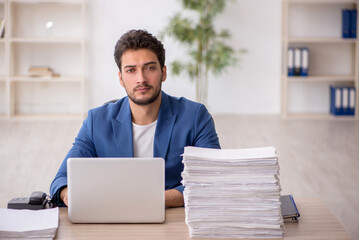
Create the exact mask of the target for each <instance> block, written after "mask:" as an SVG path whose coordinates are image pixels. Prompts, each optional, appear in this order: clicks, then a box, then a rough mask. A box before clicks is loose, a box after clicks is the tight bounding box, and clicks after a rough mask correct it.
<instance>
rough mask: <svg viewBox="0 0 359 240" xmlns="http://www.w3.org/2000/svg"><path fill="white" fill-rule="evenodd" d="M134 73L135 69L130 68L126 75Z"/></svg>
mask: <svg viewBox="0 0 359 240" xmlns="http://www.w3.org/2000/svg"><path fill="white" fill-rule="evenodd" d="M134 71H135V69H133V68H130V69H127V70H126V72H127V73H133V72H134Z"/></svg>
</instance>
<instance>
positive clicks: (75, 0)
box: [9, 0, 82, 4]
mask: <svg viewBox="0 0 359 240" xmlns="http://www.w3.org/2000/svg"><path fill="white" fill-rule="evenodd" d="M9 2H10V3H57V4H81V3H82V0H10V1H9Z"/></svg>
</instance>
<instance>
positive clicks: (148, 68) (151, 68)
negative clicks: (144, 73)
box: [146, 66, 156, 70]
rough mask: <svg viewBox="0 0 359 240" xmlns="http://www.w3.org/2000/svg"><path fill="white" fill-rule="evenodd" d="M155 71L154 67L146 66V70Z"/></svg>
mask: <svg viewBox="0 0 359 240" xmlns="http://www.w3.org/2000/svg"><path fill="white" fill-rule="evenodd" d="M155 69H156V67H155V66H147V67H146V70H155Z"/></svg>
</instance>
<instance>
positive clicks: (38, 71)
mask: <svg viewBox="0 0 359 240" xmlns="http://www.w3.org/2000/svg"><path fill="white" fill-rule="evenodd" d="M29 76H31V77H58V76H60V75H59V74H58V73H55V72H54V70H53V69H52V68H51V67H49V66H30V67H29Z"/></svg>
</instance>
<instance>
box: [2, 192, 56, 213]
mask: <svg viewBox="0 0 359 240" xmlns="http://www.w3.org/2000/svg"><path fill="white" fill-rule="evenodd" d="M48 202H49V199H48V198H47V194H46V193H44V192H39V191H36V192H33V193H32V194H31V196H30V197H28V198H13V199H11V200H10V202H8V204H7V208H11V209H31V210H39V209H44V208H46V206H47V203H48Z"/></svg>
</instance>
